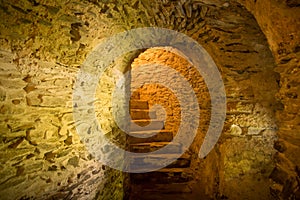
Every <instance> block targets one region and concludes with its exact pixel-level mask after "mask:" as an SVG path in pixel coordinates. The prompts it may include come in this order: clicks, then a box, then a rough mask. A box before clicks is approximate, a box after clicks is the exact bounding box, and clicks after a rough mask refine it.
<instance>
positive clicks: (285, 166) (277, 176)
mask: <svg viewBox="0 0 300 200" xmlns="http://www.w3.org/2000/svg"><path fill="white" fill-rule="evenodd" d="M240 2H241V4H243V5H244V6H245V7H246V8H247V9H248V10H249V11H251V13H253V15H254V16H255V18H256V20H257V21H258V24H259V25H260V27H261V29H262V31H263V32H264V34H265V35H266V38H267V39H268V43H269V44H270V49H271V50H272V53H273V55H274V57H275V60H276V68H275V71H276V72H278V73H279V74H280V83H279V85H280V90H279V92H278V93H277V94H276V98H277V99H278V101H280V102H281V103H282V108H281V109H277V113H276V118H277V122H278V126H279V131H278V137H279V139H278V141H277V142H276V143H275V144H274V147H275V148H276V150H277V151H278V152H277V153H276V156H275V161H276V168H275V169H274V171H273V173H272V175H271V178H272V179H273V181H274V184H273V186H272V188H271V191H272V195H273V196H274V198H276V199H277V198H278V199H298V198H300V190H299V186H300V185H299V166H300V160H299V156H298V155H299V151H300V148H299V144H300V142H299V114H298V113H299V76H300V74H299V46H300V38H299V37H300V32H299V28H298V27H299V25H300V22H299V21H300V16H299V12H300V7H299V6H300V2H299V1H296V0H295V1H293V0H291V1H289V0H286V1H276V0H268V1H257V2H256V1H254V2H253V1H247V0H240Z"/></svg>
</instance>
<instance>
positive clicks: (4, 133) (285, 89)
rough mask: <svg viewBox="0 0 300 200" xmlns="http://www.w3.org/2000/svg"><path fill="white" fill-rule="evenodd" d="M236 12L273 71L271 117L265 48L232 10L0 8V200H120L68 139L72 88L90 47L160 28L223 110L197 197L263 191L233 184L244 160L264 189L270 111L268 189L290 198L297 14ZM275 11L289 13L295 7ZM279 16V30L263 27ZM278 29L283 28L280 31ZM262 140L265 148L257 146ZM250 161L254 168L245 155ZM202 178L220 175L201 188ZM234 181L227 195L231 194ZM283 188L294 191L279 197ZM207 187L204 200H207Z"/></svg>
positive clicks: (138, 4)
mask: <svg viewBox="0 0 300 200" xmlns="http://www.w3.org/2000/svg"><path fill="white" fill-rule="evenodd" d="M240 2H241V3H242V4H244V5H245V6H246V7H247V8H248V9H249V10H252V11H253V14H254V16H255V17H256V19H257V21H258V23H259V25H260V27H261V29H262V30H263V31H264V33H265V35H266V36H267V39H268V42H269V44H270V46H271V49H272V52H273V55H274V56H275V59H276V61H277V64H278V66H277V68H276V71H277V72H278V73H280V74H281V79H280V84H281V90H280V92H279V93H278V98H279V99H280V100H281V101H282V103H283V104H284V108H282V109H283V110H279V109H281V107H280V105H278V104H276V102H275V101H274V98H273V97H274V96H275V95H274V94H275V92H276V90H277V85H276V78H277V77H276V74H275V73H273V71H274V62H273V58H272V56H271V54H270V52H269V50H268V46H269V44H267V43H266V41H265V38H264V36H263V34H262V33H261V31H260V29H259V26H258V25H257V24H256V21H255V20H254V18H253V17H252V15H251V14H249V13H247V11H246V10H245V9H243V8H241V6H239V5H238V4H236V3H234V1H225V0H214V1H206V0H205V1H204V0H203V1H170V2H169V1H151V2H150V1H128V2H126V1H118V0H115V1H97V0H89V1H75V0H71V1H58V0H56V1H44V0H40V1H39V0H35V1H26V0H22V1H14V0H13V1H4V0H2V1H0V18H1V21H2V23H1V24H0V33H1V37H0V44H1V63H2V64H1V87H0V95H1V101H2V102H1V154H3V156H2V155H1V159H2V160H1V165H0V170H1V171H0V173H1V184H0V187H1V189H0V191H1V197H2V196H3V197H6V198H10V199H14V198H21V197H23V196H33V197H34V198H44V196H47V197H51V196H53V195H56V194H57V191H59V194H58V195H61V196H60V197H65V198H72V197H73V198H75V197H78V198H85V197H86V195H88V196H89V197H90V198H93V196H96V194H95V193H96V191H100V192H99V195H98V196H99V198H100V199H101V198H102V199H103V198H107V199H109V198H110V197H117V196H119V195H120V196H121V193H122V192H121V191H120V190H118V189H115V187H114V186H113V185H114V184H113V183H111V182H108V183H105V182H106V181H105V180H115V181H116V182H119V181H120V180H121V179H123V175H122V174H121V173H120V172H117V171H114V170H111V169H108V168H107V167H104V166H102V165H101V164H99V163H96V162H95V161H94V160H93V159H92V158H90V156H89V154H88V153H87V152H86V150H84V145H83V144H81V143H80V140H79V138H78V136H77V134H76V133H75V130H74V125H73V124H72V122H73V119H72V117H71V110H72V102H71V93H72V86H73V82H74V80H75V76H76V74H77V72H78V70H79V66H80V65H81V64H82V62H83V60H84V59H85V57H86V54H87V53H88V52H90V51H91V50H92V48H93V47H95V45H96V44H97V43H98V42H99V41H101V40H102V39H103V38H104V37H106V36H109V35H112V34H113V33H117V32H120V31H123V30H128V29H131V28H137V27H146V26H159V27H165V28H170V29H173V30H177V31H180V32H182V33H185V34H187V35H189V36H191V37H193V38H194V39H195V40H197V41H198V42H199V43H200V44H202V45H203V46H204V47H205V48H206V49H207V51H208V52H209V53H210V55H211V56H212V57H213V59H214V60H215V62H216V64H217V65H218V67H219V68H220V70H221V72H222V75H223V76H224V82H225V87H226V90H227V91H226V92H227V97H228V100H229V101H228V111H229V114H228V117H227V124H226V127H225V131H224V137H223V138H222V139H221V141H220V146H217V148H216V149H215V150H214V151H213V152H212V153H211V156H208V157H207V158H206V159H205V160H204V161H203V162H202V163H205V162H211V165H212V163H213V161H214V160H215V158H216V157H218V158H220V159H219V160H221V163H224V164H220V165H219V164H218V163H217V165H214V167H213V168H212V167H211V165H206V168H205V170H203V171H201V172H200V173H203V174H206V175H207V176H206V178H204V179H202V181H203V184H202V185H205V184H206V183H217V184H216V185H217V186H216V187H219V188H220V191H219V192H220V195H222V194H224V195H225V196H228V197H232V198H234V197H235V196H236V195H239V194H238V193H235V192H230V190H232V191H236V190H235V189H240V188H241V187H242V188H249V190H247V191H246V193H244V194H245V196H247V195H250V192H251V191H250V189H254V190H255V189H258V188H262V189H263V187H260V186H261V185H263V184H264V183H263V182H261V183H260V184H257V186H255V185H252V186H248V182H247V181H246V182H245V181H244V180H249V179H248V178H247V176H245V175H244V174H248V175H249V174H252V175H254V174H256V173H258V171H259V169H260V168H258V165H256V164H257V161H256V160H260V161H259V162H261V163H262V164H263V165H264V166H266V168H265V170H263V171H262V172H261V173H259V174H260V175H259V176H261V177H262V179H263V180H266V179H265V176H267V174H268V173H269V171H268V169H269V168H268V166H271V163H270V160H271V157H270V156H271V154H272V152H271V143H272V140H273V136H274V130H273V129H274V127H275V126H274V121H273V118H274V114H273V110H274V109H277V110H279V111H278V116H277V119H278V121H279V135H280V138H281V140H279V142H278V143H277V145H276V146H275V147H276V148H277V149H280V151H281V152H282V153H277V156H276V160H277V163H280V165H278V167H277V168H276V170H277V172H280V173H277V174H278V175H277V177H287V176H285V174H290V175H292V176H291V178H289V179H284V180H281V178H277V179H276V178H274V179H276V182H277V183H278V185H276V187H275V189H274V192H275V193H281V192H282V191H287V192H285V193H287V194H290V191H289V190H288V189H289V188H297V187H298V186H296V185H297V181H293V180H297V170H298V168H299V167H298V165H299V164H298V163H299V162H298V160H297V159H298V157H297V155H298V154H297V152H298V146H297V144H299V143H298V142H297V141H298V130H299V129H298V128H299V127H298V126H297V123H298V119H299V117H298V115H297V110H299V108H298V104H299V103H298V102H297V98H295V97H298V96H297V95H298V92H299V91H298V90H297V86H298V85H297V83H298V80H299V78H298V77H299V73H298V72H299V70H298V68H299V61H298V60H297V57H299V43H298V41H299V39H297V35H298V36H299V34H297V28H295V27H297V26H296V25H295V24H297V22H298V21H300V20H295V19H294V16H295V13H297V11H298V10H297V9H298V8H297V7H293V8H288V7H286V5H284V4H280V3H278V2H279V1H275V0H274V1H257V2H260V4H254V3H251V2H256V1H242V0H241V1H240ZM247 2H248V3H247ZM262 2H267V3H270V2H272V5H277V4H280V5H279V6H278V9H277V7H273V8H272V9H269V10H268V13H273V15H270V16H267V17H263V16H265V15H264V14H265V12H263V11H264V9H265V7H266V6H265V5H263V3H262ZM286 2H289V3H288V4H289V5H292V6H295V5H298V4H297V3H295V2H297V1H286ZM291 2H292V3H291ZM293 2H294V3H293ZM252 5H260V6H257V7H251V6H252ZM268 5H269V7H270V5H271V4H268ZM268 5H267V8H268ZM282 9H283V10H286V11H285V12H281V10H282ZM291 10H293V12H294V13H293V12H290V11H291ZM271 11H272V12H271ZM282 13H284V16H282V18H283V19H286V20H287V21H284V20H282V21H283V22H282V23H278V21H281V20H273V19H275V18H276V19H277V17H279V16H281V15H282ZM274 21H275V22H276V23H274ZM263 22H264V23H263ZM285 22H291V23H287V24H289V26H286V23H285ZM290 24H291V25H290ZM267 30H268V31H267ZM284 30H286V31H284ZM290 33H295V34H293V36H290V35H289V34H290ZM275 36H276V37H275ZM281 37H282V38H281ZM291 38H293V39H291ZM282 52H284V53H282ZM109 85H110V84H109ZM23 88H24V89H23ZM108 115H110V114H108ZM282 118H283V119H282ZM285 120H288V121H285ZM287 132H289V133H288V134H287ZM37 138H38V139H37ZM264 140H267V144H270V145H269V146H265V145H261V144H262V141H264ZM233 144H236V145H238V146H240V147H242V148H241V149H244V151H240V148H234V147H235V146H234V147H233V148H226V147H230V146H232V145H233ZM241 144H243V145H241ZM254 144H255V145H256V147H255V145H254ZM253 149H255V156H253V155H252V154H253V153H250V152H248V150H251V151H252V150H253ZM263 151H266V153H264V152H263ZM244 152H248V153H244ZM283 152H285V153H283ZM256 156H257V158H256ZM258 157H260V158H261V157H263V158H264V159H263V160H262V159H260V158H258ZM8 158H10V159H8ZM245 160H247V162H245ZM286 160H288V161H286ZM268 163H269V164H268ZM289 163H290V165H289ZM29 164H30V165H31V164H32V165H34V166H30V165H29ZM198 164H199V165H201V163H198ZM214 164H216V163H214ZM249 166H251V167H250V168H251V170H250V168H249ZM232 168H234V169H236V171H234V172H232V171H231V169H232ZM252 168H253V169H254V170H252ZM282 168H283V169H284V170H281V169H282ZM31 169H36V170H35V171H34V170H33V171H30V170H31ZM94 169H95V170H94ZM211 169H214V170H216V171H217V170H220V171H221V172H224V173H223V174H220V175H216V176H211V177H209V176H208V173H210V172H211ZM279 169H280V170H279ZM286 171H287V173H285V172H286ZM298 171H299V170H298ZM275 172H276V171H275ZM275 172H274V173H275ZM89 173H91V174H89ZM252 175H251V177H253V176H252ZM111 177H115V178H111ZM257 179H258V178H257ZM235 180H237V183H238V184H239V185H238V186H235V185H233V184H231V183H232V182H234V181H235ZM238 180H241V181H238ZM290 180H292V181H290ZM93 182H94V183H93ZM80 183H83V184H82V185H81V186H82V188H80V186H79V184H80ZM218 183H219V185H218ZM254 183H255V184H256V183H259V180H257V182H253V184H254ZM293 184H295V187H290V185H293ZM84 185H90V188H88V187H83V186H84ZM104 185H105V189H103V187H104ZM206 185H209V184H206ZM282 185H284V186H282ZM11 186H13V187H11ZM29 186H30V187H29ZM200 187H201V186H200ZM210 187H211V186H207V188H209V189H207V190H208V191H207V192H208V193H210V194H212V193H213V188H210ZM237 187H238V188H237ZM25 188H27V189H25ZM94 188H98V190H94ZM294 190H296V189H294ZM17 191H18V192H17ZM110 193H112V194H110ZM252 193H253V192H252ZM2 194H3V195H2ZM279 195H280V194H279ZM260 197H262V196H260ZM24 198H25V197H24Z"/></svg>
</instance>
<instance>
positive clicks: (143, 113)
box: [130, 109, 156, 119]
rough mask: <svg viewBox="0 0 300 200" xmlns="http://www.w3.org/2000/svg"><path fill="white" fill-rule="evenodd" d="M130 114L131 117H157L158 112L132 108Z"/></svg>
mask: <svg viewBox="0 0 300 200" xmlns="http://www.w3.org/2000/svg"><path fill="white" fill-rule="evenodd" d="M130 116H131V119H150V118H151V119H156V112H155V111H151V112H150V111H149V110H148V109H147V110H142V109H131V110H130Z"/></svg>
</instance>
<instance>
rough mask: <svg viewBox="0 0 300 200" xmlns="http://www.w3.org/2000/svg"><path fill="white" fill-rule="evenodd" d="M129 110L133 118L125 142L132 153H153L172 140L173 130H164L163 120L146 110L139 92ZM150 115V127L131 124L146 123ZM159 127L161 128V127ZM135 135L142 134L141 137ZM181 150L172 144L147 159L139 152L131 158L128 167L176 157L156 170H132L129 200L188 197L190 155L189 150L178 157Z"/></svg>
mask: <svg viewBox="0 0 300 200" xmlns="http://www.w3.org/2000/svg"><path fill="white" fill-rule="evenodd" d="M130 112H131V118H132V122H131V129H130V135H132V136H129V138H128V141H129V149H130V151H131V152H135V153H148V152H152V151H155V150H158V149H160V148H162V147H164V146H165V145H167V144H169V142H170V141H172V139H173V133H172V131H169V130H165V128H164V124H163V123H164V122H162V121H159V120H157V119H156V113H155V112H150V111H149V105H148V102H147V101H143V100H140V99H139V96H138V95H135V97H134V98H132V99H131V102H130ZM150 117H151V118H152V119H153V120H152V123H151V126H147V127H146V128H145V127H144V128H143V127H142V128H141V127H137V126H134V125H133V124H134V123H136V124H137V125H140V126H145V125H148V124H149V122H150ZM161 127H163V128H162V129H161ZM145 129H146V130H145ZM153 134H155V135H153ZM151 135H153V136H151ZM135 136H142V137H143V138H139V137H135ZM148 136H150V137H148ZM181 150H182V149H181V145H180V144H174V143H172V144H171V145H170V148H169V149H168V151H167V152H166V153H164V154H156V155H149V156H148V157H147V158H146V159H145V158H144V157H142V156H139V155H137V156H134V157H133V158H131V160H130V168H131V169H135V168H139V169H140V168H144V167H145V168H147V167H148V168H149V166H151V167H152V166H153V167H159V166H160V165H161V164H162V163H163V162H164V161H165V160H166V159H168V158H178V159H177V160H176V161H175V162H173V163H171V164H170V165H168V166H166V167H164V168H162V169H159V170H157V171H152V172H147V173H131V174H130V182H131V193H130V200H150V199H153V200H159V199H164V200H168V199H172V200H174V199H188V198H185V197H184V196H185V194H189V193H191V189H190V186H189V182H191V181H192V179H193V175H192V172H191V170H190V160H191V156H190V155H189V154H188V153H184V154H183V155H182V156H180V154H179V153H180V152H181Z"/></svg>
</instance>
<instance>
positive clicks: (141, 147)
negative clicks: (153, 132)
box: [129, 142, 182, 154]
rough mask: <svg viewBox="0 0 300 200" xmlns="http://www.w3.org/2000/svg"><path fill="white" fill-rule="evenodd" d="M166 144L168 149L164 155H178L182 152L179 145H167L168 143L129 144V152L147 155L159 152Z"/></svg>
mask: <svg viewBox="0 0 300 200" xmlns="http://www.w3.org/2000/svg"><path fill="white" fill-rule="evenodd" d="M168 144H169V147H168V149H166V151H165V153H166V154H180V153H181V152H182V146H181V144H179V143H169V142H150V143H137V144H130V145H129V149H130V151H131V152H135V153H148V152H152V151H156V150H159V149H161V148H163V147H165V146H166V145H168Z"/></svg>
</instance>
